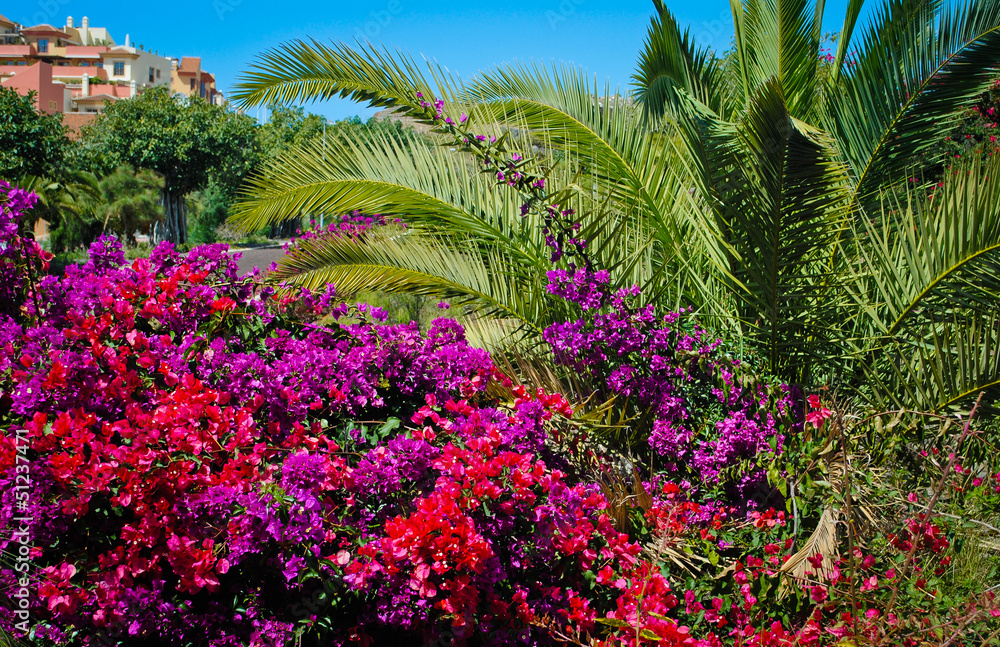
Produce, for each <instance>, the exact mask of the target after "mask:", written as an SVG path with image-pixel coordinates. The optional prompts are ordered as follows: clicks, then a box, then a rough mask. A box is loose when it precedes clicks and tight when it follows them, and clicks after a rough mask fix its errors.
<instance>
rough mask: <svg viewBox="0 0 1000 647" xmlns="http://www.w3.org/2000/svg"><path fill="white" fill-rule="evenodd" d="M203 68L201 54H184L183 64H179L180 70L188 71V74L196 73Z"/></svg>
mask: <svg viewBox="0 0 1000 647" xmlns="http://www.w3.org/2000/svg"><path fill="white" fill-rule="evenodd" d="M200 69H201V57H200V56H183V57H181V64H180V65H179V66H178V68H177V71H178V72H181V73H183V72H187V73H188V74H196V73H197V72H198V71H199V70H200Z"/></svg>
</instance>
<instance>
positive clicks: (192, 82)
mask: <svg viewBox="0 0 1000 647" xmlns="http://www.w3.org/2000/svg"><path fill="white" fill-rule="evenodd" d="M191 91H192V92H194V79H191Z"/></svg>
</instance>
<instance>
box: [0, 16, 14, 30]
mask: <svg viewBox="0 0 1000 647" xmlns="http://www.w3.org/2000/svg"><path fill="white" fill-rule="evenodd" d="M0 25H10V26H11V27H13V26H14V22H13V21H11V20H8V19H7V17H6V16H4V15H3V14H2V13H0Z"/></svg>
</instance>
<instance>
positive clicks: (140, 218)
mask: <svg viewBox="0 0 1000 647" xmlns="http://www.w3.org/2000/svg"><path fill="white" fill-rule="evenodd" d="M163 187H164V181H163V178H162V177H160V176H158V175H156V174H155V173H153V172H152V171H138V172H137V171H136V170H135V169H133V168H132V167H131V166H128V165H125V166H120V167H118V168H117V169H115V171H114V172H113V173H111V174H110V175H108V176H107V177H105V178H103V179H101V182H100V189H101V195H102V196H103V198H104V204H103V205H102V206H101V209H100V214H102V215H103V224H102V226H101V230H102V231H103V232H113V233H115V234H117V235H118V237H119V238H121V239H123V240H127V241H130V242H131V243H133V244H134V243H135V232H136V231H143V232H145V233H147V234H148V233H151V231H152V227H153V225H154V224H155V223H157V222H160V221H161V220H162V219H163V206H162V205H161V204H160V195H161V194H162V192H163Z"/></svg>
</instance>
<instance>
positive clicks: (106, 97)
mask: <svg viewBox="0 0 1000 647" xmlns="http://www.w3.org/2000/svg"><path fill="white" fill-rule="evenodd" d="M73 100H74V101H76V102H77V103H104V102H105V101H118V97H116V96H112V95H110V94H104V93H101V94H92V95H90V96H88V97H77V98H76V99H73Z"/></svg>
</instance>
